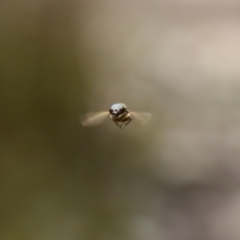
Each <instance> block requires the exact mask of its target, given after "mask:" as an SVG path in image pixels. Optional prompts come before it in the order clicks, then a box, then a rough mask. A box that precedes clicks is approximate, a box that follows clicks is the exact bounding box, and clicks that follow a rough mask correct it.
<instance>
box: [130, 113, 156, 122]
mask: <svg viewBox="0 0 240 240" xmlns="http://www.w3.org/2000/svg"><path fill="white" fill-rule="evenodd" d="M130 113H131V115H132V116H133V118H134V119H136V120H138V121H139V122H140V123H141V124H145V123H146V122H147V121H148V120H149V119H150V118H151V116H152V114H151V113H147V112H132V111H130Z"/></svg>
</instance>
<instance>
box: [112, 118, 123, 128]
mask: <svg viewBox="0 0 240 240" xmlns="http://www.w3.org/2000/svg"><path fill="white" fill-rule="evenodd" d="M113 122H114V123H115V124H116V125H117V126H118V127H119V128H121V127H122V124H121V125H119V124H118V122H117V121H115V120H113Z"/></svg>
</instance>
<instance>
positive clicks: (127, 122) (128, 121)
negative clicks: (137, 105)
mask: <svg viewBox="0 0 240 240" xmlns="http://www.w3.org/2000/svg"><path fill="white" fill-rule="evenodd" d="M131 121H132V118H130V117H129V118H128V120H127V121H126V123H125V126H127V125H128V124H129V123H130V122H131Z"/></svg>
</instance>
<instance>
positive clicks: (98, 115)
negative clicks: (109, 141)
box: [81, 111, 109, 127]
mask: <svg viewBox="0 0 240 240" xmlns="http://www.w3.org/2000/svg"><path fill="white" fill-rule="evenodd" d="M108 115H109V112H108V111H104V112H90V113H87V114H85V115H84V116H83V118H82V119H81V123H82V125H83V126H84V127H90V126H96V125H99V124H100V123H102V122H103V121H104V120H105V119H106V117H107V116H108Z"/></svg>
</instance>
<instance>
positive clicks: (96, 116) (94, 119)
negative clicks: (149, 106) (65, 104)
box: [81, 103, 151, 128]
mask: <svg viewBox="0 0 240 240" xmlns="http://www.w3.org/2000/svg"><path fill="white" fill-rule="evenodd" d="M107 116H110V118H111V119H112V121H113V122H114V123H115V124H116V125H117V126H118V127H119V128H122V126H123V125H125V126H126V125H128V124H129V123H130V122H131V121H132V120H133V119H136V120H138V121H139V122H140V123H141V124H145V123H146V122H147V121H148V120H149V119H150V117H151V114H150V113H146V112H133V111H129V110H128V109H127V106H126V105H125V104H124V103H115V104H113V105H112V106H111V107H110V109H109V111H102V112H90V113H87V114H86V115H85V116H84V117H83V119H82V120H81V123H82V125H83V126H84V127H90V126H96V125H99V124H101V123H102V122H103V121H104V120H105V119H106V118H107Z"/></svg>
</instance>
